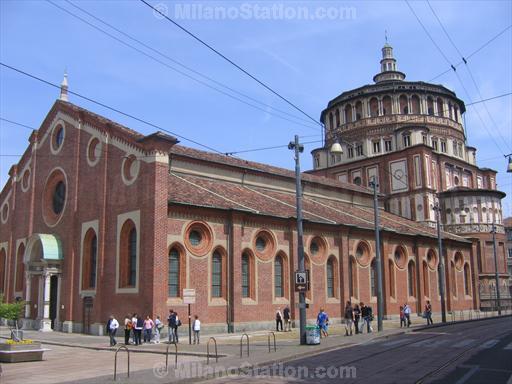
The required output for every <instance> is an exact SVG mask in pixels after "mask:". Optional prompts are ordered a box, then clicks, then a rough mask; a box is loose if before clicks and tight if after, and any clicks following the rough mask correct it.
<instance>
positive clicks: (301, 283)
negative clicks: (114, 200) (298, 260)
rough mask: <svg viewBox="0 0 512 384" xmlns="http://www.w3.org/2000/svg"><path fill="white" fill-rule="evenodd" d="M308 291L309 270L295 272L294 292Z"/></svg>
mask: <svg viewBox="0 0 512 384" xmlns="http://www.w3.org/2000/svg"><path fill="white" fill-rule="evenodd" d="M308 290H309V270H305V271H295V291H296V292H305V291H308Z"/></svg>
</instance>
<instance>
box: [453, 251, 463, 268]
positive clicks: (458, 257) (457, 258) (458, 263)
mask: <svg viewBox="0 0 512 384" xmlns="http://www.w3.org/2000/svg"><path fill="white" fill-rule="evenodd" d="M454 261H455V268H457V269H458V270H459V271H462V266H463V265H464V256H462V253H460V252H457V253H456V254H455V257H454Z"/></svg>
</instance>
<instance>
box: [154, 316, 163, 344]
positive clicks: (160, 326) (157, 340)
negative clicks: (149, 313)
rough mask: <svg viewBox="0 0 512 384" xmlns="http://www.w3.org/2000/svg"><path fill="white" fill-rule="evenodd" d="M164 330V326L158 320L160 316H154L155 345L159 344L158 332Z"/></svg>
mask: <svg viewBox="0 0 512 384" xmlns="http://www.w3.org/2000/svg"><path fill="white" fill-rule="evenodd" d="M162 329H164V325H163V324H162V320H160V316H158V315H157V316H156V319H155V344H160V332H162Z"/></svg>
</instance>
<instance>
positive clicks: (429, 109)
mask: <svg viewBox="0 0 512 384" xmlns="http://www.w3.org/2000/svg"><path fill="white" fill-rule="evenodd" d="M427 112H428V114H429V115H430V116H433V115H434V100H433V99H432V98H431V97H430V96H429V97H427Z"/></svg>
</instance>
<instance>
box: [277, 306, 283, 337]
mask: <svg viewBox="0 0 512 384" xmlns="http://www.w3.org/2000/svg"><path fill="white" fill-rule="evenodd" d="M279 326H281V331H282V330H283V315H282V313H281V308H277V311H276V332H279Z"/></svg>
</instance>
